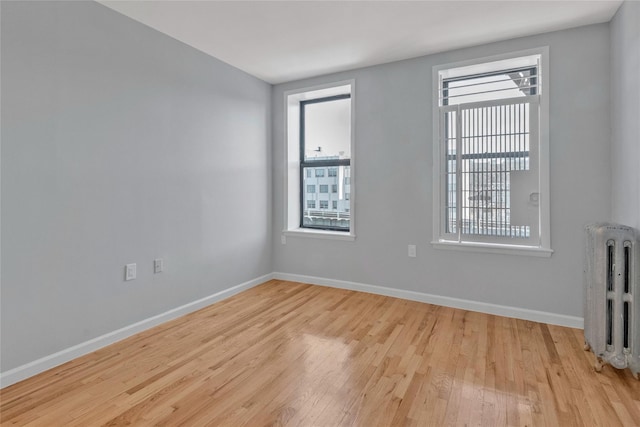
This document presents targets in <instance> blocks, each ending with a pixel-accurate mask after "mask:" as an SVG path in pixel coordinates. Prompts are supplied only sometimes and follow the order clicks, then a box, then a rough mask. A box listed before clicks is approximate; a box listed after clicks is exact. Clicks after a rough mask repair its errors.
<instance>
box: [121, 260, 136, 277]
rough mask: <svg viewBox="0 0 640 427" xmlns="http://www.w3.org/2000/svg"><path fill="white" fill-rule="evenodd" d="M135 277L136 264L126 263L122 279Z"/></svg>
mask: <svg viewBox="0 0 640 427" xmlns="http://www.w3.org/2000/svg"><path fill="white" fill-rule="evenodd" d="M135 278H136V265H135V264H127V265H125V267H124V280H133V279H135Z"/></svg>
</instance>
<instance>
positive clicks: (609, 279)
mask: <svg viewBox="0 0 640 427" xmlns="http://www.w3.org/2000/svg"><path fill="white" fill-rule="evenodd" d="M585 231H586V239H587V245H586V263H585V265H586V268H585V299H584V337H585V349H586V350H588V349H591V350H592V351H593V353H594V354H595V355H596V364H595V369H596V371H598V372H599V371H600V370H601V369H602V365H603V363H609V364H610V365H611V366H613V367H614V368H618V369H622V368H627V367H628V368H630V369H631V372H632V373H633V375H634V376H635V377H636V378H638V374H639V372H640V244H639V238H640V233H638V232H637V231H636V230H634V229H633V228H631V227H627V226H624V225H619V224H606V223H598V224H591V225H588V226H586V228H585ZM634 299H635V301H634Z"/></svg>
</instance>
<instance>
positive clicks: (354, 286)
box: [0, 272, 584, 388]
mask: <svg viewBox="0 0 640 427" xmlns="http://www.w3.org/2000/svg"><path fill="white" fill-rule="evenodd" d="M271 279H278V280H289V281H293V282H303V283H310V284H313V285H320V286H329V287H332V288H340V289H349V290H353V291H360V292H368V293H371V294H377V295H385V296H390V297H395V298H402V299H407V300H411V301H419V302H426V303H429V304H436V305H441V306H445V307H453V308H460V309H463V310H470V311H478V312H481V313H488V314H495V315H498V316H506V317H513V318H516V319H523V320H532V321H535V322H542V323H549V324H552V325H560V326H568V327H571V328H579V329H582V328H583V327H584V319H583V318H582V317H575V316H566V315H563V314H556V313H548V312H544V311H536V310H529V309H526V308H518V307H509V306H504V305H497V304H489V303H484V302H479V301H471V300H465V299H459V298H451V297H445V296H439V295H431V294H425V293H422V292H415V291H407V290H402V289H393V288H387V287H384V286H375V285H367V284H364V283H356V282H348V281H344V280H334V279H326V278H322V277H314V276H304V275H300V274H289V273H277V272H275V273H270V274H265V275H264V276H261V277H257V278H255V279H253V280H249V281H248V282H245V283H241V284H239V285H236V286H233V287H231V288H228V289H225V290H223V291H220V292H217V293H215V294H213V295H209V296H207V297H204V298H201V299H199V300H197V301H193V302H190V303H188V304H185V305H182V306H180V307H177V308H174V309H171V310H169V311H166V312H164V313H161V314H158V315H157V316H153V317H150V318H148V319H145V320H142V321H140V322H137V323H134V324H132V325H129V326H125V327H124V328H121V329H118V330H116V331H113V332H109V333H107V334H104V335H102V336H99V337H97V338H93V339H91V340H89V341H85V342H83V343H80V344H78V345H74V346H73V347H69V348H66V349H64V350H61V351H59V352H57V353H54V354H51V355H49V356H45V357H43V358H40V359H38V360H34V361H33V362H29V363H26V364H24V365H22V366H18V367H17V368H14V369H11V370H9V371H6V372H2V373H0V388H3V387H7V386H10V385H11V384H15V383H17V382H18V381H22V380H24V379H27V378H29V377H32V376H34V375H36V374H39V373H41V372H44V371H46V370H49V369H51V368H54V367H56V366H59V365H61V364H63V363H66V362H69V361H71V360H73V359H75V358H78V357H80V356H84V355H85V354H88V353H91V352H93V351H96V350H99V349H100V348H103V347H106V346H108V345H110V344H113V343H115V342H117V341H121V340H123V339H125V338H128V337H130V336H132V335H135V334H137V333H139V332H142V331H145V330H147V329H150V328H152V327H154V326H157V325H159V324H161V323H164V322H168V321H169V320H173V319H176V318H178V317H180V316H184V315H185V314H188V313H191V312H194V311H196V310H199V309H201V308H204V307H206V306H208V305H211V304H213V303H215V302H218V301H222V300H223V299H225V298H229V297H230V296H232V295H235V294H237V293H239V292H242V291H244V290H247V289H250V288H252V287H254V286H257V285H259V284H261V283H264V282H266V281H268V280H271Z"/></svg>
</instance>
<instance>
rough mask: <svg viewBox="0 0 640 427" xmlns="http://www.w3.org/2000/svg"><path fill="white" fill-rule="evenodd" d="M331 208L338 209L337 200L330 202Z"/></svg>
mask: <svg viewBox="0 0 640 427" xmlns="http://www.w3.org/2000/svg"><path fill="white" fill-rule="evenodd" d="M331 207H332V208H333V209H338V201H337V200H334V201H333V202H331Z"/></svg>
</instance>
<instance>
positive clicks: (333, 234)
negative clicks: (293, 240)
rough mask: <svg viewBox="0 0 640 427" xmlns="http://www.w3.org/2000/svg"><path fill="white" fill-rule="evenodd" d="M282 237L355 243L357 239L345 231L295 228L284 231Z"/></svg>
mask: <svg viewBox="0 0 640 427" xmlns="http://www.w3.org/2000/svg"><path fill="white" fill-rule="evenodd" d="M282 235H284V236H290V237H311V238H314V239H333V240H347V241H354V240H355V239H356V236H355V234H351V233H348V232H345V231H330V230H315V229H312V228H294V229H292V230H284V231H283V232H282Z"/></svg>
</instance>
